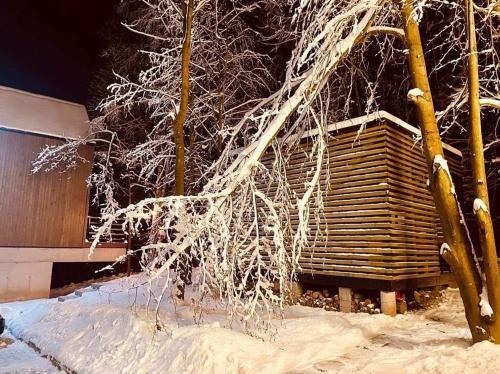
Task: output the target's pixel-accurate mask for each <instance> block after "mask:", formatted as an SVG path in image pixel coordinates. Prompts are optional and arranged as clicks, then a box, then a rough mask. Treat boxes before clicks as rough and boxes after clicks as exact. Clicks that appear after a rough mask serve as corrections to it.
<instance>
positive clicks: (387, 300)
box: [380, 291, 397, 317]
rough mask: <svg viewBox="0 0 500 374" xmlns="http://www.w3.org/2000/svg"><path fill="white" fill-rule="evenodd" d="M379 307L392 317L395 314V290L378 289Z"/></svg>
mask: <svg viewBox="0 0 500 374" xmlns="http://www.w3.org/2000/svg"><path fill="white" fill-rule="evenodd" d="M380 309H381V310H382V313H384V314H386V315H388V316H391V317H394V316H395V315H396V311H397V310H396V292H395V291H380Z"/></svg>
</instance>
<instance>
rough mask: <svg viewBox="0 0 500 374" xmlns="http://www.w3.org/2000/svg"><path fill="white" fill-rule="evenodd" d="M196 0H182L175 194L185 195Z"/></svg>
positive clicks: (175, 127) (175, 134)
mask: <svg viewBox="0 0 500 374" xmlns="http://www.w3.org/2000/svg"><path fill="white" fill-rule="evenodd" d="M193 3H194V0H187V1H184V0H181V9H182V14H183V17H184V22H183V23H184V39H183V41H182V52H181V55H182V57H181V59H182V61H181V99H180V103H179V113H177V117H176V118H175V121H174V142H175V194H176V195H184V192H185V190H184V176H185V165H184V164H185V160H184V158H185V155H184V154H185V150H184V124H185V123H186V118H187V113H188V104H189V62H190V60H191V34H192V26H193V10H194V4H193Z"/></svg>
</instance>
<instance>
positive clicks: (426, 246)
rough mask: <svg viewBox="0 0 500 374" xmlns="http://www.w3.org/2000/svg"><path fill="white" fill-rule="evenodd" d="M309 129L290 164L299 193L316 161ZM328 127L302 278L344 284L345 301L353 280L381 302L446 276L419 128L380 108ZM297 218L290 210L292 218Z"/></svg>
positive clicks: (455, 159)
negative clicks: (319, 203)
mask: <svg viewBox="0 0 500 374" xmlns="http://www.w3.org/2000/svg"><path fill="white" fill-rule="evenodd" d="M362 126H363V128H364V129H363V130H362V131H361V130H360V128H361V127H362ZM312 135H314V134H312V133H308V134H306V135H305V136H304V137H303V138H302V141H301V143H300V145H299V146H298V147H297V149H296V150H295V151H294V153H293V154H292V156H291V157H290V159H289V161H288V164H287V166H286V168H287V177H288V180H289V182H291V185H292V189H293V190H295V191H296V192H297V193H298V196H300V193H301V192H303V191H304V189H305V187H304V182H305V181H307V180H310V179H311V175H312V173H311V170H312V169H313V168H314V167H315V164H316V160H309V159H308V155H309V154H310V153H311V147H312V142H311V136H312ZM328 135H329V136H328V147H327V150H328V151H327V155H326V158H325V164H324V166H327V167H324V168H323V169H324V171H323V174H322V179H321V181H322V182H321V183H322V188H323V193H324V194H323V199H324V210H323V211H321V212H319V217H320V219H319V221H316V219H315V218H314V215H315V213H314V212H313V211H311V222H310V230H311V231H310V233H309V244H310V247H309V248H308V249H307V250H305V251H303V252H302V255H301V258H300V262H299V263H300V267H301V269H300V278H301V279H302V280H303V281H305V282H309V283H311V282H312V283H317V284H322V285H335V286H339V287H340V288H341V292H340V296H341V304H342V298H343V297H344V299H345V298H346V297H347V296H345V295H346V294H347V293H346V289H349V288H360V289H372V290H373V289H374V290H380V291H382V292H383V294H382V295H383V297H382V304H383V303H384V300H386V301H387V300H388V301H387V302H392V301H394V304H395V299H394V292H393V291H396V290H404V289H409V288H419V287H426V286H434V285H438V284H446V283H447V282H449V280H450V273H449V271H448V269H447V267H446V265H445V264H444V263H443V262H442V261H441V260H440V255H439V250H440V246H441V244H442V241H443V239H442V232H441V229H440V224H439V218H438V215H437V213H436V209H435V206H434V201H433V198H432V196H431V194H430V192H429V190H428V188H427V179H428V171H427V165H426V162H425V158H424V155H423V152H422V149H421V145H420V143H419V142H418V141H416V138H417V137H419V136H420V130H419V129H417V128H416V127H414V126H411V125H409V124H408V123H406V122H404V121H402V120H401V119H399V118H396V117H395V116H393V115H391V114H389V113H387V112H383V111H380V112H376V113H372V114H370V115H367V116H364V117H360V118H354V119H352V120H348V121H343V122H339V123H334V124H331V125H330V126H329V127H328ZM443 146H444V149H445V157H446V158H447V160H448V164H449V167H450V171H451V173H452V175H453V176H454V179H455V181H456V180H457V179H458V180H460V178H461V158H462V155H461V153H460V151H459V150H457V149H455V148H454V147H451V146H449V145H447V144H443ZM268 162H269V160H268ZM327 175H328V176H329V178H328V182H327V178H326V176H327ZM459 185H460V183H457V187H459ZM297 222H298V218H297V216H296V215H295V216H294V215H293V214H292V218H291V224H292V226H294V225H296V224H297ZM343 295H344V296H343ZM391 298H392V300H391ZM348 305H349V308H350V301H349V302H348ZM382 307H384V305H382ZM389 314H392V312H390V313H389Z"/></svg>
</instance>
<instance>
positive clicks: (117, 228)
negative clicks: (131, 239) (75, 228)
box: [87, 216, 127, 243]
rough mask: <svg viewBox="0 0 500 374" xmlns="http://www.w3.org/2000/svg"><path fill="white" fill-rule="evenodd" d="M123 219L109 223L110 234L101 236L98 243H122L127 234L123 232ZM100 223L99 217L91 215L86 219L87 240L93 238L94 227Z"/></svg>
mask: <svg viewBox="0 0 500 374" xmlns="http://www.w3.org/2000/svg"><path fill="white" fill-rule="evenodd" d="M122 224H123V220H118V221H116V222H113V224H112V225H111V236H105V237H101V238H100V240H99V242H100V243H123V242H126V241H127V234H126V233H125V232H123V226H122ZM101 225H102V222H101V218H100V217H91V216H89V217H88V219H87V240H88V241H92V240H94V237H95V234H96V229H97V228H99V227H100V226H101Z"/></svg>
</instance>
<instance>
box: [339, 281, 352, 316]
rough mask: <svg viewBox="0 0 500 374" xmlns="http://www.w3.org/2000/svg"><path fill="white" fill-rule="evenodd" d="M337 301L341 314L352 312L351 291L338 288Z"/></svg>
mask: <svg viewBox="0 0 500 374" xmlns="http://www.w3.org/2000/svg"><path fill="white" fill-rule="evenodd" d="M339 301H340V311H341V312H344V313H350V312H352V289H350V288H344V287H339Z"/></svg>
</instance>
